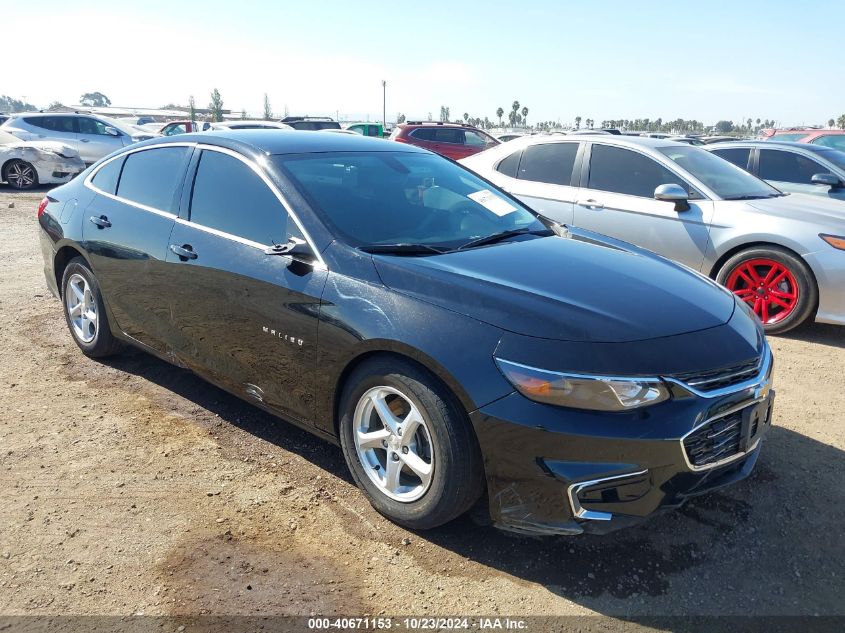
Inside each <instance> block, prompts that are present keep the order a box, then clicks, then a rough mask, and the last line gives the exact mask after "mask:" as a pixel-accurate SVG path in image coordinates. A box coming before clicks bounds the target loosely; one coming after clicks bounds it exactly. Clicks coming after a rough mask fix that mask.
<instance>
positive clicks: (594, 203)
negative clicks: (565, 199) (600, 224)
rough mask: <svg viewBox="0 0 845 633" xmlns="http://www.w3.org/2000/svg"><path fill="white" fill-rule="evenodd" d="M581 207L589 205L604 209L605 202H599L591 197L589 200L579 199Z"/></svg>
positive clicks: (589, 206) (589, 207) (590, 207)
mask: <svg viewBox="0 0 845 633" xmlns="http://www.w3.org/2000/svg"><path fill="white" fill-rule="evenodd" d="M575 204H577V205H578V206H579V207H587V208H588V209H604V204H603V203H601V202H599V201H598V200H593V199H592V198H590V199H589V200H579V201H578V202H576V203H575Z"/></svg>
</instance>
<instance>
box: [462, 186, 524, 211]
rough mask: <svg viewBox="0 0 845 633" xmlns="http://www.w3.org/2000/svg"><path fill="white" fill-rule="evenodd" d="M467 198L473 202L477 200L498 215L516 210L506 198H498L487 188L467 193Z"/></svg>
mask: <svg viewBox="0 0 845 633" xmlns="http://www.w3.org/2000/svg"><path fill="white" fill-rule="evenodd" d="M467 198H469V199H470V200H472V201H474V202H477V203H478V204H480V205H481V206H482V207H484V208H485V209H487V210H488V211H492V212H493V213H495V214H496V215H498V216H503V215H507V214H508V213H513V212H514V211H516V207H515V206H513V205H512V204H511V203H510V202H508V201H507V200H505V199H503V198H500V197H499V196H497V195H496V194H495V193H493V192H492V191H490V190H489V189H482V190H481V191H476V192H475V193H470V194H468V195H467Z"/></svg>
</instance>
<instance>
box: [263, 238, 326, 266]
mask: <svg viewBox="0 0 845 633" xmlns="http://www.w3.org/2000/svg"><path fill="white" fill-rule="evenodd" d="M264 253H265V254H266V255H287V256H289V257H293V258H294V259H298V260H300V261H305V262H312V261H314V251H312V250H311V247H310V246H309V245H308V242H306V241H305V240H303V239H300V238H298V237H293V236H291V237H289V238H288V241H287V242H286V243H285V244H273V246H271V247H269V248H266V249H264Z"/></svg>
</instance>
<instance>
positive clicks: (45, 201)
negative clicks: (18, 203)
mask: <svg viewBox="0 0 845 633" xmlns="http://www.w3.org/2000/svg"><path fill="white" fill-rule="evenodd" d="M48 204H50V201H49V200H48V199H47V198H44V199H43V200H42V201H41V202H40V204H39V205H38V217H39V218H40V217H41V216H42V215H44V211H45V210H46V209H47V205H48Z"/></svg>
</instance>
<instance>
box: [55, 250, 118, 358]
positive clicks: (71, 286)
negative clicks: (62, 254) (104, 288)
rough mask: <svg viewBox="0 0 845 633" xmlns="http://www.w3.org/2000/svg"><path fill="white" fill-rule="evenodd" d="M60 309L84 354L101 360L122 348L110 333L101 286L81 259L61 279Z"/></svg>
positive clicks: (66, 269) (67, 269)
mask: <svg viewBox="0 0 845 633" xmlns="http://www.w3.org/2000/svg"><path fill="white" fill-rule="evenodd" d="M62 305H63V307H64V313H65V321H66V322H67V326H68V329H69V330H70V333H71V336H73V340H74V342H75V343H76V344H77V345H78V346H79V349H81V350H82V353H83V354H85V355H86V356H90V357H92V358H104V357H106V356H112V355H114V354H116V353H117V352H119V351H120V350H121V349H122V348H123V345H122V344H121V342H120V341H118V340H117V339H116V338H115V337H114V335H113V334H112V333H111V328H110V327H109V321H108V318H107V317H106V308H105V305H104V304H103V296H102V294H101V292H100V284H98V283H97V278H96V277H95V276H94V273H93V272H91V269H90V268H89V267H88V263H87V262H86V261H85V260H84V259H83V258H82V257H74V258H73V259H72V260H70V262H69V263H68V265H67V268H65V272H64V274H63V275H62Z"/></svg>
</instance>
